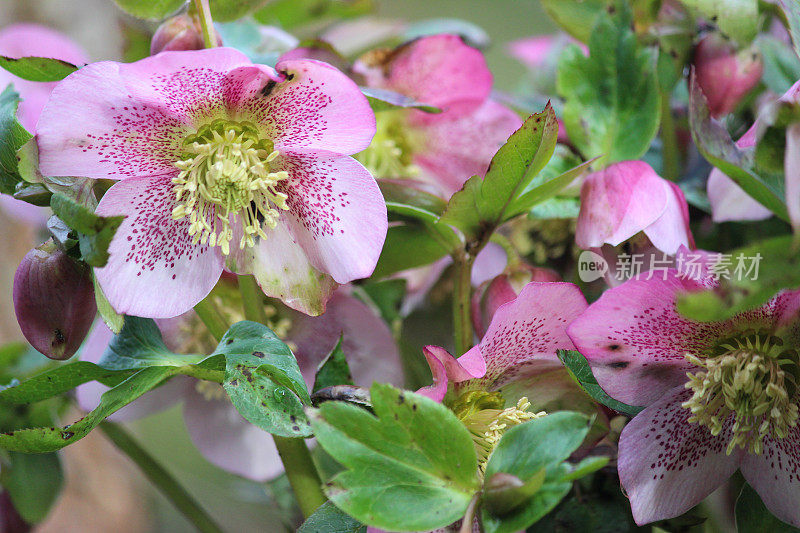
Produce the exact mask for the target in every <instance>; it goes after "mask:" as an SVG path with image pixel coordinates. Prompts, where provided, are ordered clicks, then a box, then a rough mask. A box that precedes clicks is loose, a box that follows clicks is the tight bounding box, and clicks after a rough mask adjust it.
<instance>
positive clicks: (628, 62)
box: [556, 2, 661, 164]
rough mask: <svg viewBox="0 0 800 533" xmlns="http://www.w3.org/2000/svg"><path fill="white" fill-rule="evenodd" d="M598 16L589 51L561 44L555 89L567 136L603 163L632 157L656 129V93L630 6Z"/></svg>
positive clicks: (650, 59)
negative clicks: (637, 38)
mask: <svg viewBox="0 0 800 533" xmlns="http://www.w3.org/2000/svg"><path fill="white" fill-rule="evenodd" d="M615 5H616V6H617V8H616V10H615V14H614V15H613V16H612V15H610V14H609V13H607V12H605V11H604V12H603V14H602V15H601V16H600V17H599V19H598V21H597V24H596V26H595V27H594V30H593V31H592V34H591V37H590V38H589V52H590V55H589V57H586V56H584V55H583V52H582V51H581V49H580V48H578V46H576V45H573V46H570V47H569V48H567V49H566V50H564V52H563V54H562V56H561V58H560V59H561V61H560V64H559V67H558V76H557V78H558V79H557V82H556V85H557V89H558V93H559V94H560V95H561V96H562V97H563V98H564V100H565V103H564V111H563V113H562V117H561V118H562V119H563V120H564V125H565V126H566V129H567V133H568V134H569V137H570V140H571V141H572V142H573V144H574V145H575V146H576V147H577V148H578V150H580V152H581V153H582V154H583V155H584V157H586V158H590V157H599V156H605V157H604V158H603V163H604V164H609V163H614V162H617V161H625V160H629V159H638V158H639V157H641V156H642V155H643V154H644V153H645V152H646V151H647V149H648V148H649V146H650V143H651V141H652V140H653V137H655V135H656V132H657V131H658V124H659V118H660V115H661V103H660V102H661V96H660V93H659V91H658V83H657V80H656V74H655V56H654V54H653V51H652V50H649V49H644V48H642V47H640V46H639V45H638V44H637V41H636V35H635V34H634V32H633V30H632V29H631V14H630V8H629V7H628V5H627V3H626V2H616V4H615Z"/></svg>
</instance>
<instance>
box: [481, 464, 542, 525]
mask: <svg viewBox="0 0 800 533" xmlns="http://www.w3.org/2000/svg"><path fill="white" fill-rule="evenodd" d="M544 478H545V469H544V468H543V469H541V470H540V471H538V472H537V473H535V474H534V475H533V476H532V477H531V479H529V480H528V481H527V482H524V481H522V480H521V479H520V478H518V477H517V476H515V475H513V474H508V473H506V472H498V473H496V474H494V475H493V476H492V477H491V478H489V479H488V480H487V481H486V486H485V487H484V500H485V501H486V506H487V507H488V508H489V510H490V511H491V512H492V513H493V514H495V515H498V516H503V515H504V514H508V513H510V512H511V511H513V510H514V509H516V508H517V507H519V506H520V505H522V504H523V503H525V502H526V501H527V500H528V499H530V497H531V496H533V495H534V494H536V493H537V492H539V489H541V488H542V485H543V484H544Z"/></svg>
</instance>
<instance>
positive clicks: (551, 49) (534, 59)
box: [508, 34, 589, 73]
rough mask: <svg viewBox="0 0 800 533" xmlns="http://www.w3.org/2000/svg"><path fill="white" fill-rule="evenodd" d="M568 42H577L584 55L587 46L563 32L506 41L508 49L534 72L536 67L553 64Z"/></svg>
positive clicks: (586, 51) (587, 53)
mask: <svg viewBox="0 0 800 533" xmlns="http://www.w3.org/2000/svg"><path fill="white" fill-rule="evenodd" d="M569 44H577V45H578V46H579V47H580V48H581V50H583V53H584V54H585V55H587V56H588V55H589V48H588V47H587V46H586V45H585V44H583V43H581V42H578V41H576V40H574V39H572V38H570V37H569V36H568V35H565V34H556V35H539V36H536V37H527V38H525V39H519V40H517V41H512V42H510V43H508V51H509V53H510V54H511V55H512V56H514V57H515V58H517V59H519V60H520V61H521V62H522V63H523V64H524V65H525V66H527V67H528V68H529V69H531V70H532V71H534V73H535V72H536V70H537V69H540V68H542V67H547V66H548V65H551V64H555V62H556V60H557V59H558V54H559V53H561V51H562V50H563V49H564V48H565V47H566V46H568V45H569Z"/></svg>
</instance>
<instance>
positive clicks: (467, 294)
mask: <svg viewBox="0 0 800 533" xmlns="http://www.w3.org/2000/svg"><path fill="white" fill-rule="evenodd" d="M453 260H454V262H455V271H456V272H455V280H454V281H455V287H454V288H453V328H454V335H455V347H456V355H457V356H459V355H463V354H464V353H466V351H467V350H469V349H470V348H472V335H473V334H472V313H471V303H472V302H471V299H472V264H473V263H474V262H475V258H474V257H473V256H472V255H470V254H468V253H461V254H458V255H454V256H453Z"/></svg>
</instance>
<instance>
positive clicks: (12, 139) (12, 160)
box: [0, 85, 32, 194]
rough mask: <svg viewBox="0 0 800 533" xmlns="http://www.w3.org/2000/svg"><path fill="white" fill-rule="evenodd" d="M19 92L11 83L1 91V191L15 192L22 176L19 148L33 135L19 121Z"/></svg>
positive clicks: (5, 192) (6, 192)
mask: <svg viewBox="0 0 800 533" xmlns="http://www.w3.org/2000/svg"><path fill="white" fill-rule="evenodd" d="M18 105H19V94H17V93H16V92H15V91H14V87H13V86H12V85H9V86H8V87H6V88H5V90H4V91H3V92H2V93H0V193H4V194H14V191H15V189H16V185H17V183H19V182H20V181H22V178H21V177H20V175H19V172H18V171H17V150H19V149H20V148H21V147H22V145H24V144H25V143H26V142H28V141H29V140H30V139H31V138H32V136H31V134H30V133H28V132H27V130H25V128H23V127H22V126H21V125H20V123H19V122H18V121H17V106H18Z"/></svg>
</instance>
